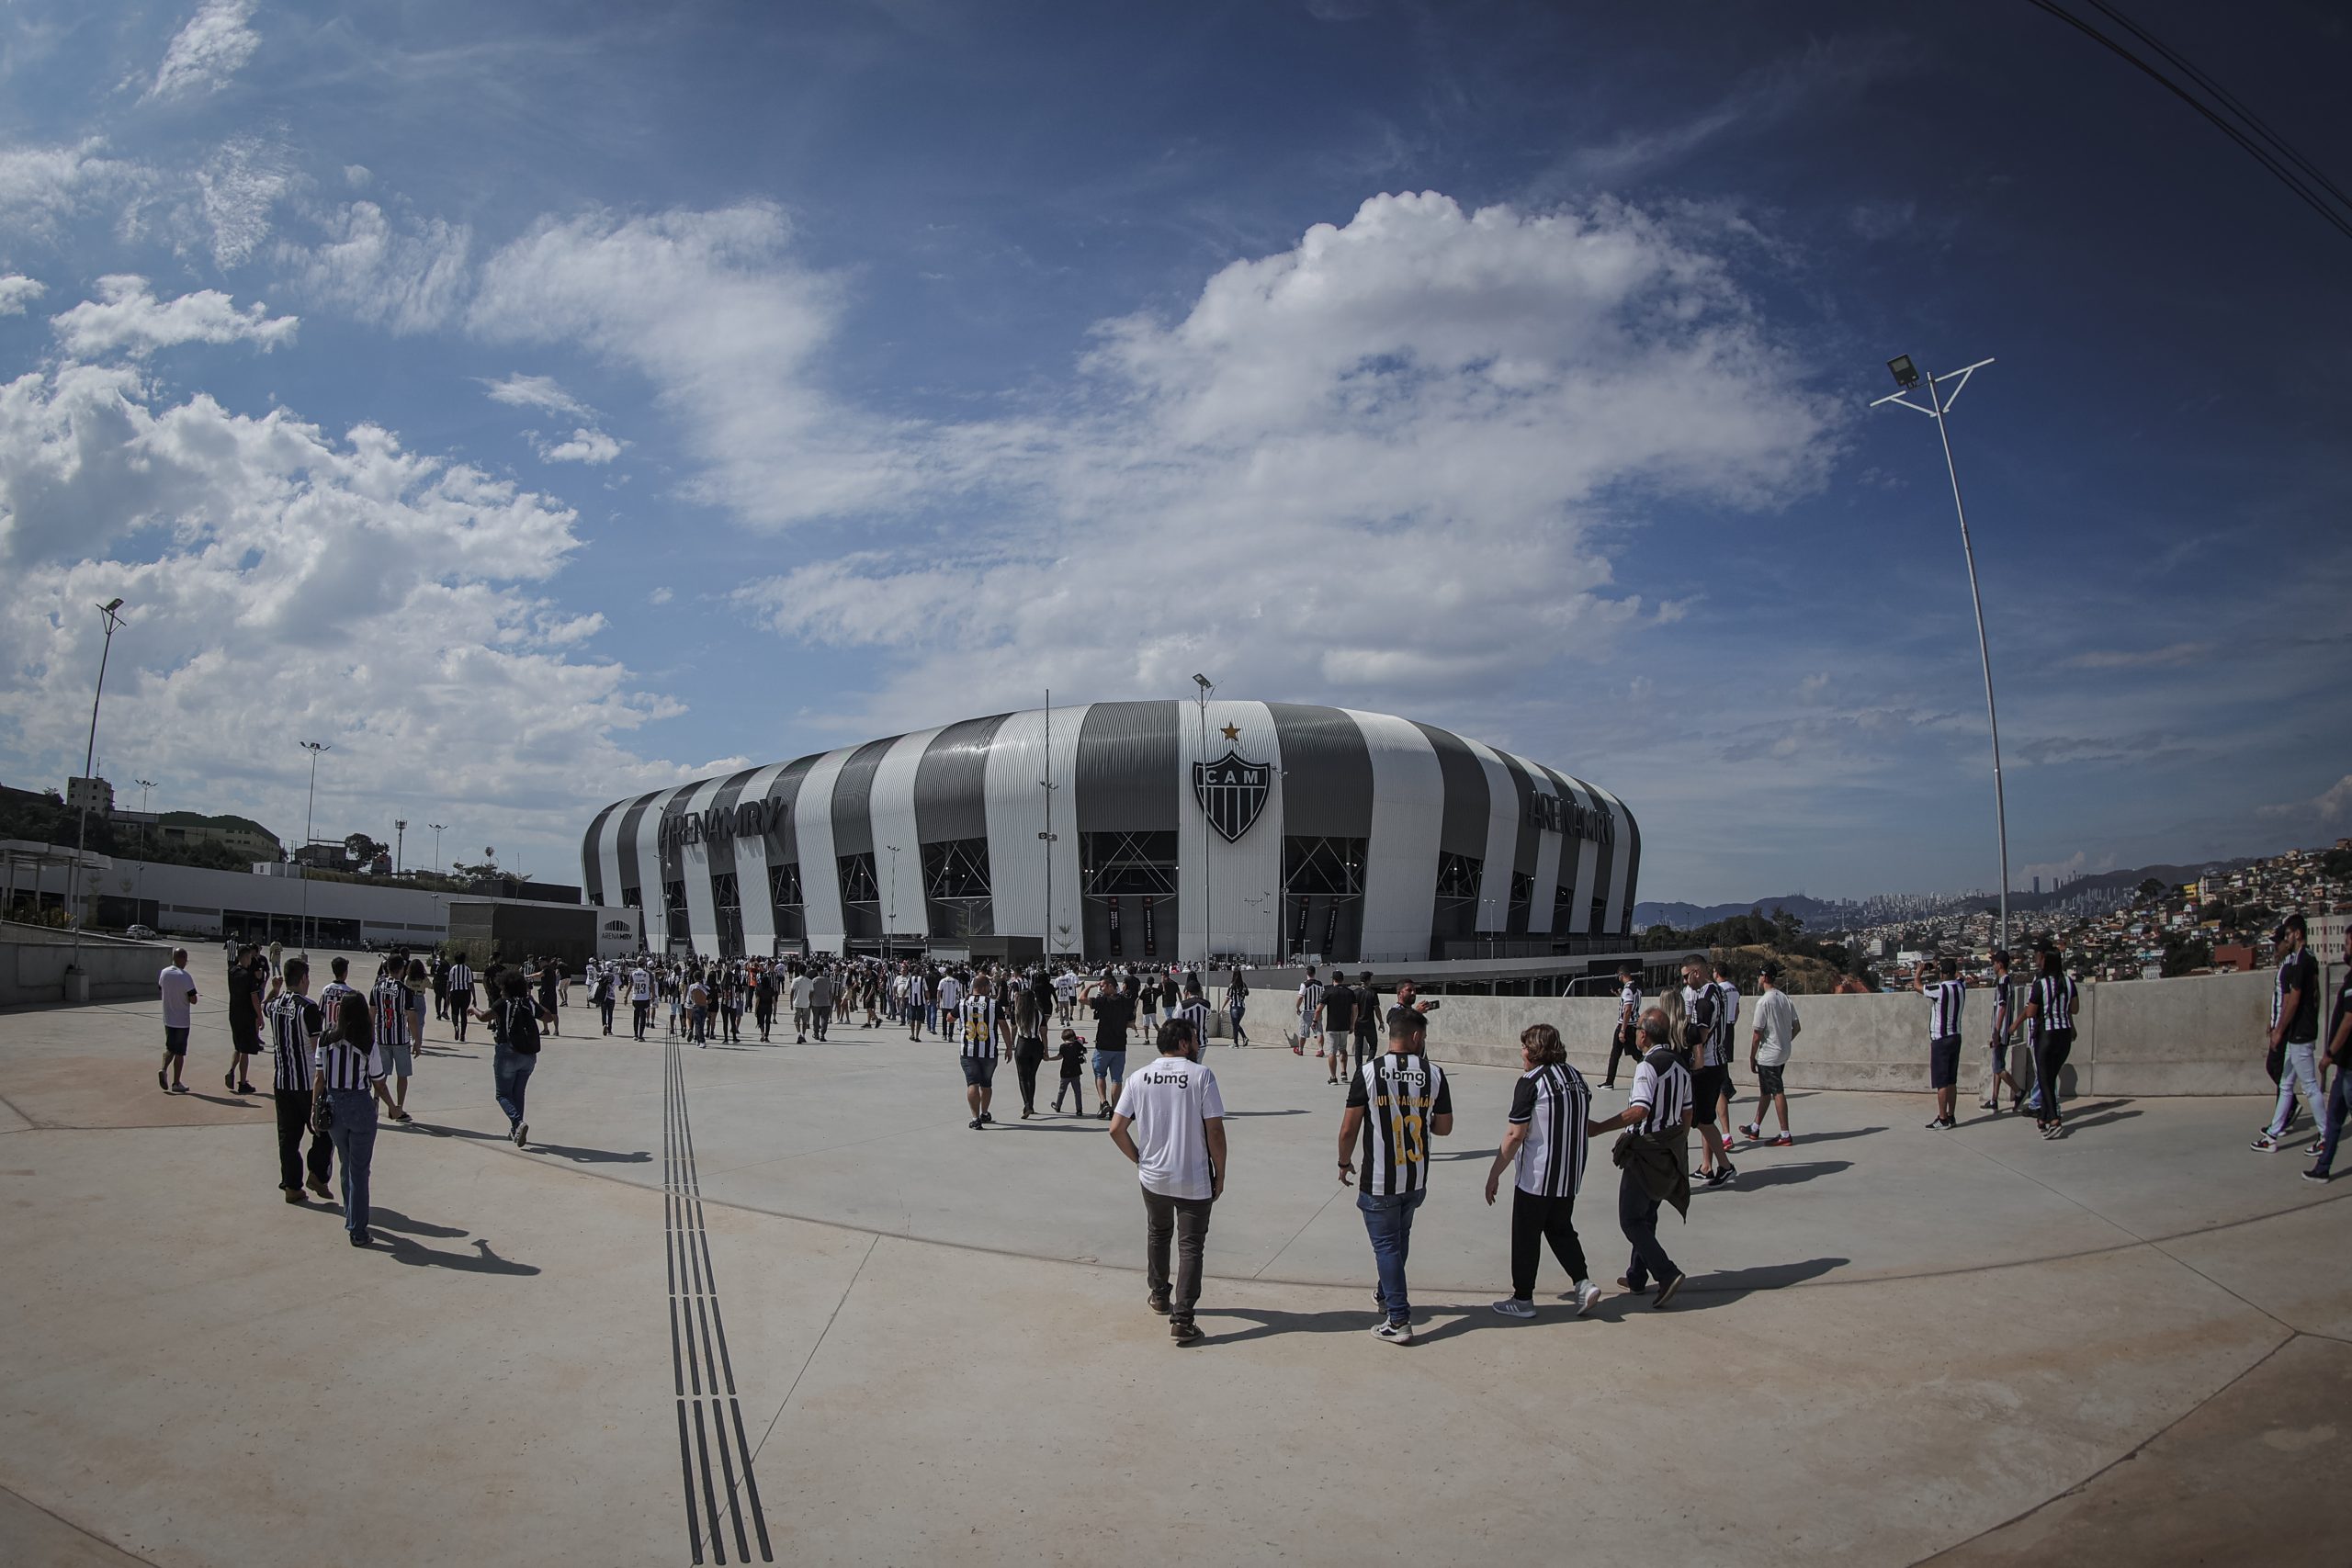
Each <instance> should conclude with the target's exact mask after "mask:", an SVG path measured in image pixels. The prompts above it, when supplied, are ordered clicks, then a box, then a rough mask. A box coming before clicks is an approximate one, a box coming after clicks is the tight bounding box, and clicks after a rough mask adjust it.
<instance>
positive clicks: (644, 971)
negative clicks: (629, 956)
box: [628, 963, 653, 1040]
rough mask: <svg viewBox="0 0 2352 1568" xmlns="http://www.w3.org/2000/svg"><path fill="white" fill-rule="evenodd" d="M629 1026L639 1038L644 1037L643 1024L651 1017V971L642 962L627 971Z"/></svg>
mask: <svg viewBox="0 0 2352 1568" xmlns="http://www.w3.org/2000/svg"><path fill="white" fill-rule="evenodd" d="M628 1012H629V1027H630V1028H631V1029H632V1030H634V1031H635V1032H636V1034H637V1037H638V1038H639V1040H642V1039H644V1038H645V1026H646V1024H647V1023H648V1022H650V1021H651V1020H652V1017H653V971H652V970H650V969H648V968H647V967H646V966H645V965H644V964H641V963H640V964H638V965H637V967H635V968H634V969H631V970H630V971H629V972H628Z"/></svg>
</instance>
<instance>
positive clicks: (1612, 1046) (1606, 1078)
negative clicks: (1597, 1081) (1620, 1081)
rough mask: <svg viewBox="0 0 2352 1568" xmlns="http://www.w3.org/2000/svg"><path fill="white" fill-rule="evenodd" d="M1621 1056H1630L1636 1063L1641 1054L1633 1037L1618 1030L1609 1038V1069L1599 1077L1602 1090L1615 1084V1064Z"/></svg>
mask: <svg viewBox="0 0 2352 1568" xmlns="http://www.w3.org/2000/svg"><path fill="white" fill-rule="evenodd" d="M1623 1056H1630V1057H1632V1058H1633V1059H1634V1061H1636V1062H1638V1061H1640V1060H1641V1059H1642V1053H1641V1048H1640V1047H1639V1046H1637V1045H1635V1044H1634V1039H1633V1036H1632V1035H1630V1034H1628V1033H1626V1032H1625V1031H1623V1029H1620V1030H1619V1031H1617V1032H1616V1033H1614V1034H1612V1035H1611V1036H1610V1037H1609V1068H1608V1070H1607V1071H1606V1072H1604V1073H1602V1074H1601V1075H1600V1078H1601V1086H1602V1087H1603V1088H1610V1087H1612V1086H1614V1085H1615V1084H1616V1082H1617V1062H1618V1059H1619V1058H1620V1057H1623Z"/></svg>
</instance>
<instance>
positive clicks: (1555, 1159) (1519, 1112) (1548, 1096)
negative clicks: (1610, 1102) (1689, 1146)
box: [1487, 1023, 1600, 1317]
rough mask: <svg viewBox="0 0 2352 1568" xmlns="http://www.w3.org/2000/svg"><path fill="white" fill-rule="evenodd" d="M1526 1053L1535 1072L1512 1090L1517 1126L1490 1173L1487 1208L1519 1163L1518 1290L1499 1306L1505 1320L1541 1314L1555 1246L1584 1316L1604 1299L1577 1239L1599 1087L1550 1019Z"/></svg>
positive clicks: (1527, 1040)
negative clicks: (1547, 1261) (1591, 1084)
mask: <svg viewBox="0 0 2352 1568" xmlns="http://www.w3.org/2000/svg"><path fill="white" fill-rule="evenodd" d="M1519 1051H1520V1060H1521V1062H1522V1063H1524V1064H1525V1065H1526V1068H1527V1070H1526V1071H1525V1072H1523V1073H1521V1075H1520V1078H1519V1085H1518V1087H1517V1089H1514V1090H1513V1091H1512V1094H1511V1101H1510V1126H1509V1127H1508V1128H1506V1129H1505V1130H1504V1133H1503V1144H1502V1147H1501V1148H1499V1149H1498V1150H1496V1151H1495V1163H1494V1165H1493V1167H1492V1168H1490V1169H1488V1170H1487V1207H1489V1208H1492V1207H1493V1206H1494V1201H1495V1192H1496V1190H1498V1188H1499V1187H1500V1186H1501V1185H1502V1179H1503V1172H1504V1171H1505V1170H1508V1169H1510V1168H1511V1166H1512V1165H1513V1163H1514V1162H1515V1163H1516V1164H1517V1165H1518V1167H1519V1172H1518V1180H1517V1183H1516V1185H1515V1186H1514V1187H1513V1189H1512V1191H1511V1206H1510V1297H1509V1298H1508V1299H1507V1300H1504V1301H1499V1302H1497V1303H1495V1310H1496V1311H1497V1312H1498V1313H1500V1314H1503V1315H1504V1316H1505V1317H1533V1316H1534V1315H1535V1270H1536V1268H1537V1266H1538V1265H1539V1264H1540V1263H1542V1261H1543V1254H1544V1246H1545V1245H1546V1244H1547V1243H1548V1244H1549V1245H1550V1247H1551V1248H1552V1256H1553V1257H1555V1258H1558V1259H1559V1260H1560V1267H1561V1268H1562V1269H1566V1270H1567V1274H1568V1282H1569V1285H1570V1287H1571V1288H1572V1290H1573V1292H1574V1295H1575V1297H1576V1303H1577V1316H1578V1317H1582V1316H1583V1315H1584V1314H1586V1313H1589V1312H1590V1311H1591V1310H1592V1306H1593V1303H1595V1302H1597V1301H1599V1300H1600V1286H1598V1285H1596V1284H1594V1283H1593V1282H1592V1281H1591V1280H1589V1279H1588V1278H1586V1276H1585V1261H1584V1244H1583V1243H1582V1242H1580V1241H1578V1240H1577V1225H1576V1202H1577V1188H1578V1187H1580V1186H1582V1185H1583V1184H1584V1164H1585V1150H1586V1147H1587V1134H1586V1126H1587V1123H1588V1122H1589V1119H1590V1116H1591V1112H1592V1091H1591V1090H1590V1089H1588V1088H1587V1087H1585V1081H1584V1077H1583V1076H1582V1075H1581V1074H1579V1073H1578V1072H1577V1070H1576V1069H1575V1068H1574V1067H1572V1066H1568V1048H1567V1045H1566V1043H1564V1042H1563V1041H1562V1040H1561V1039H1560V1032H1559V1031H1558V1030H1556V1029H1555V1028H1553V1027H1552V1026H1551V1025H1550V1024H1548V1023H1538V1024H1534V1025H1532V1026H1530V1027H1529V1029H1528V1030H1527V1032H1525V1033H1523V1034H1521V1036H1520V1037H1519Z"/></svg>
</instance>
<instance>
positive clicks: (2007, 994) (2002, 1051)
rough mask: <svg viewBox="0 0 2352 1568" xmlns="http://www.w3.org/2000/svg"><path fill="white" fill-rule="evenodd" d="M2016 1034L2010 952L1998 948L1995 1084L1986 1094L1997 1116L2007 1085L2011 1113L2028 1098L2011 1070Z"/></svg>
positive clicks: (1995, 967) (1995, 962) (1995, 955)
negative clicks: (2020, 1102) (2002, 1094)
mask: <svg viewBox="0 0 2352 1568" xmlns="http://www.w3.org/2000/svg"><path fill="white" fill-rule="evenodd" d="M2017 1033H2018V1006H2017V994H2016V992H2015V990H2014V989H2012V987H2010V985H2009V950H2008V949H2007V948H2006V947H1996V948H1995V949H1994V950H1993V1039H1992V1042H1991V1044H1992V1053H1993V1082H1992V1085H1991V1087H1990V1088H1988V1089H1985V1106H1984V1108H1985V1110H1987V1111H1993V1112H1995V1113H1996V1114H1997V1113H1998V1112H1999V1111H2000V1109H2001V1089H2003V1087H2004V1086H2006V1087H2007V1089H2008V1091H2009V1109H2010V1110H2011V1111H2015V1110H2017V1108H2018V1102H2019V1101H2021V1100H2024V1098H2025V1090H2024V1089H2022V1088H2021V1087H2020V1086H2019V1085H2018V1077H2017V1075H2016V1074H2014V1073H2012V1072H2010V1071H2009V1046H2010V1044H2011V1043H2012V1042H2014V1041H2015V1040H2016V1038H2017ZM2026 1071H2027V1076H2029V1077H2030V1076H2031V1075H2032V1069H2031V1068H2030V1067H2028V1068H2027V1069H2026Z"/></svg>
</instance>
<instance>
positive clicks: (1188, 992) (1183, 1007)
mask: <svg viewBox="0 0 2352 1568" xmlns="http://www.w3.org/2000/svg"><path fill="white" fill-rule="evenodd" d="M1169 1017H1170V1020H1171V1021H1175V1022H1179V1023H1184V1024H1189V1025H1191V1027H1192V1031H1193V1040H1194V1041H1195V1042H1197V1043H1198V1049H1196V1050H1195V1051H1194V1052H1193V1056H1194V1058H1195V1059H1198V1057H1199V1055H1200V1054H1201V1052H1202V1051H1205V1050H1207V1049H1208V1043H1209V1001H1208V998H1206V997H1204V996H1203V995H1201V983H1200V981H1199V980H1197V979H1193V980H1187V981H1185V982H1184V995H1183V998H1182V1000H1180V1001H1178V1002H1177V1004H1176V1010H1175V1011H1174V1012H1172V1013H1170V1015H1169Z"/></svg>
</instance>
